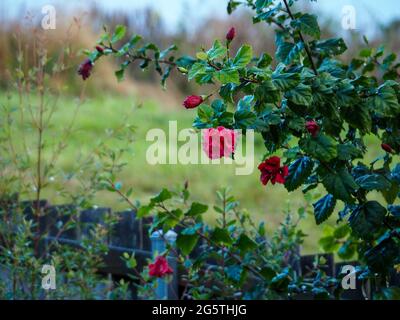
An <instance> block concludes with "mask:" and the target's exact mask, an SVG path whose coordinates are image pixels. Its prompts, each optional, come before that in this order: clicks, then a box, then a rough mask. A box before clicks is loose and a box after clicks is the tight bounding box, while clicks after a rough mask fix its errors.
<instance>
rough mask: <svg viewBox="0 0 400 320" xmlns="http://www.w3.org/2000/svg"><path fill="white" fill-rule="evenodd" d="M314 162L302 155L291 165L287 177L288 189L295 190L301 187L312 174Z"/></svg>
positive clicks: (286, 184) (286, 185)
mask: <svg viewBox="0 0 400 320" xmlns="http://www.w3.org/2000/svg"><path fill="white" fill-rule="evenodd" d="M313 167H314V162H313V160H312V159H310V158H309V157H302V158H299V159H297V160H295V161H294V162H292V163H291V164H290V166H289V175H288V176H287V177H286V181H285V187H286V189H287V190H288V191H294V190H296V189H297V188H298V187H300V186H301V185H302V184H303V183H304V181H306V180H307V178H308V177H309V176H310V175H311V172H312V170H313Z"/></svg>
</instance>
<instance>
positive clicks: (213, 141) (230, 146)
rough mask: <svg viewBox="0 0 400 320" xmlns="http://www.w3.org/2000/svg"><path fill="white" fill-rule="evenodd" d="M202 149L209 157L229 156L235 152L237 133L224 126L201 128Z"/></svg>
mask: <svg viewBox="0 0 400 320" xmlns="http://www.w3.org/2000/svg"><path fill="white" fill-rule="evenodd" d="M202 133H203V150H204V152H205V153H206V154H207V156H208V157H209V158H210V159H220V158H222V157H230V156H231V155H232V153H234V152H235V146H236V138H237V134H236V132H235V131H234V130H232V129H227V128H225V127H221V126H220V127H218V128H209V129H204V130H202Z"/></svg>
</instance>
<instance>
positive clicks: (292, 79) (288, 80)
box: [272, 73, 301, 91]
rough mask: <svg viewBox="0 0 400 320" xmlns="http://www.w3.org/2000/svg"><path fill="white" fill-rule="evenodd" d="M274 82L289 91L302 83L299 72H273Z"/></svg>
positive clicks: (283, 89) (278, 86)
mask: <svg viewBox="0 0 400 320" xmlns="http://www.w3.org/2000/svg"><path fill="white" fill-rule="evenodd" d="M272 79H273V80H272V83H273V84H274V86H275V87H277V88H278V89H280V90H282V91H288V90H290V89H293V88H295V87H297V86H298V85H299V84H300V81H301V79H300V75H299V74H298V73H280V74H277V73H273V75H272Z"/></svg>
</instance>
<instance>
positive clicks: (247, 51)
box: [233, 44, 253, 68]
mask: <svg viewBox="0 0 400 320" xmlns="http://www.w3.org/2000/svg"><path fill="white" fill-rule="evenodd" d="M252 58H253V48H252V47H251V46H249V45H247V44H245V45H243V46H242V47H241V48H240V49H239V51H238V52H237V54H236V56H235V58H234V59H233V65H234V66H235V67H236V68H244V67H245V66H247V65H248V64H249V63H250V61H251V59H252Z"/></svg>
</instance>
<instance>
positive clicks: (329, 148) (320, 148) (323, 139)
mask: <svg viewBox="0 0 400 320" xmlns="http://www.w3.org/2000/svg"><path fill="white" fill-rule="evenodd" d="M299 146H300V148H301V149H302V150H303V151H304V152H306V153H307V154H309V155H311V156H313V157H315V158H317V159H320V160H323V161H325V162H329V161H331V160H332V159H335V158H336V157H337V143H336V141H335V140H334V139H333V138H331V137H329V136H326V135H324V134H319V135H318V136H317V137H315V138H314V137H308V138H303V139H301V140H300V141H299Z"/></svg>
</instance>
